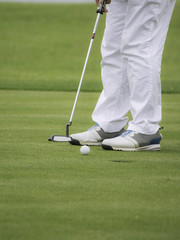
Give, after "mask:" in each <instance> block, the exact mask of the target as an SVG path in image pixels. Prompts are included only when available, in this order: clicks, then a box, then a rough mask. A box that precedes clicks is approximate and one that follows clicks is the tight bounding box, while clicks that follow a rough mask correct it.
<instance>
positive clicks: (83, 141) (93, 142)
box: [70, 124, 125, 146]
mask: <svg viewBox="0 0 180 240" xmlns="http://www.w3.org/2000/svg"><path fill="white" fill-rule="evenodd" d="M123 132H125V129H124V128H123V129H121V130H120V131H118V132H114V133H107V132H104V130H103V129H102V128H101V127H100V126H99V125H98V124H96V125H95V126H93V127H91V128H90V129H88V130H87V131H85V132H82V133H77V134H72V135H70V137H71V139H72V140H71V141H70V143H71V144H73V145H89V146H99V145H101V144H102V141H103V140H104V139H108V138H113V137H116V136H119V135H120V134H122V133H123Z"/></svg>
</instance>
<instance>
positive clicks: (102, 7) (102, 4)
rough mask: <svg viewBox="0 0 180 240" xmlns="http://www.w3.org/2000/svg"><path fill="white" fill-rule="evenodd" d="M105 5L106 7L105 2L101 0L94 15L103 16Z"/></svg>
mask: <svg viewBox="0 0 180 240" xmlns="http://www.w3.org/2000/svg"><path fill="white" fill-rule="evenodd" d="M105 5H106V0H103V2H102V3H99V4H98V6H97V10H96V13H100V14H103V13H104V9H105Z"/></svg>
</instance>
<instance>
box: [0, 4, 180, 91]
mask: <svg viewBox="0 0 180 240" xmlns="http://www.w3.org/2000/svg"><path fill="white" fill-rule="evenodd" d="M95 10H96V6H95V4H84V5H83V4H78V5H69V4H68V5H63V4H52V5H50V4H12V3H8V4H7V3H0V53H1V57H0V66H1V67H0V89H26V90H27V89H28V90H61V91H62V90H65V91H73V90H76V89H77V85H78V82H79V79H80V75H81V71H82V67H83V65H84V60H85V56H86V53H87V49H88V46H89V41H90V38H91V34H92V30H93V26H94V22H95V18H96V13H95ZM179 11H180V2H179V1H178V2H177V3H176V7H175V10H174V15H173V18H172V21H171V24H170V29H169V33H168V38H167V42H166V47H165V51H164V58H163V64H162V91H163V92H164V93H180V85H179V62H180V57H179V52H180V45H179V38H180V28H179V26H180V15H179ZM104 22H105V16H103V17H102V19H101V21H100V24H99V27H98V31H97V34H96V39H95V42H94V44H93V49H92V54H91V57H90V60H89V63H88V67H87V72H86V75H85V79H84V83H83V86H82V89H83V90H84V91H100V90H101V88H102V84H101V80H100V61H101V55H100V44H101V39H102V36H103V31H104Z"/></svg>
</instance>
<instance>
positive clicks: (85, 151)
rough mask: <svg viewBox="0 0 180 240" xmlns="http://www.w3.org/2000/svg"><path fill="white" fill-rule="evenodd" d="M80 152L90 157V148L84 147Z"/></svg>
mask: <svg viewBox="0 0 180 240" xmlns="http://www.w3.org/2000/svg"><path fill="white" fill-rule="evenodd" d="M80 152H81V154H83V155H88V154H89V153H90V148H89V147H88V146H86V145H84V146H82V147H81V148H80Z"/></svg>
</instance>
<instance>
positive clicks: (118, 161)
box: [110, 160, 134, 163]
mask: <svg viewBox="0 0 180 240" xmlns="http://www.w3.org/2000/svg"><path fill="white" fill-rule="evenodd" d="M110 162H114V163H132V162H134V161H125V160H110Z"/></svg>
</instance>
